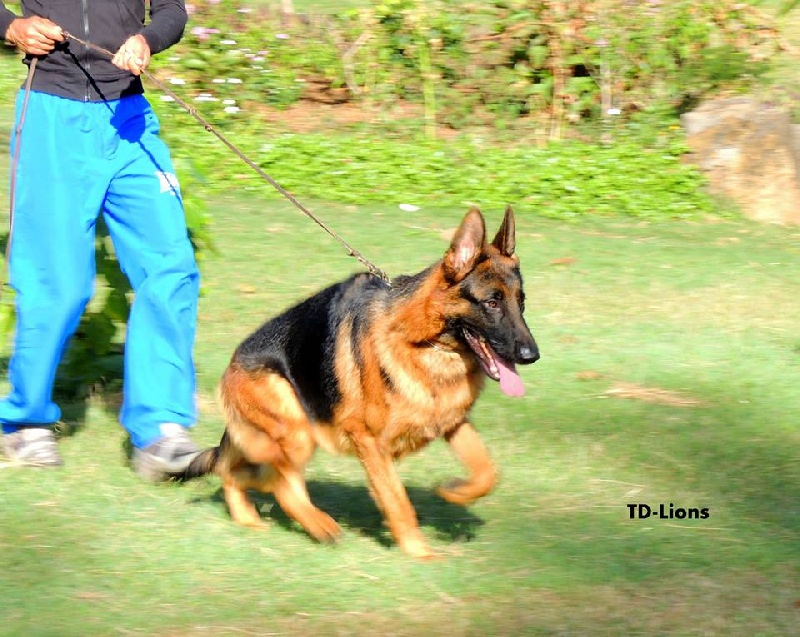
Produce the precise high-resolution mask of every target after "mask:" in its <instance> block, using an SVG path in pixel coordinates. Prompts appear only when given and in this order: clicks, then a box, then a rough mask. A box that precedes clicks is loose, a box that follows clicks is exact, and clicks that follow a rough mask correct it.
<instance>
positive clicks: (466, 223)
mask: <svg viewBox="0 0 800 637" xmlns="http://www.w3.org/2000/svg"><path fill="white" fill-rule="evenodd" d="M485 241H486V226H485V225H484V223H483V215H482V214H481V211H480V210H478V209H477V208H475V207H473V208H470V211H469V212H468V213H467V214H466V216H465V217H464V220H463V221H462V222H461V225H460V226H459V227H458V230H456V233H455V235H453V240H452V241H451V242H450V249H449V250H448V251H447V253H446V254H445V255H444V262H443V267H444V273H445V276H446V277H447V278H448V279H449V280H450V281H452V282H453V283H458V282H459V281H461V280H462V279H463V278H464V277H465V276H467V275H468V274H469V273H470V272H472V269H473V268H474V267H475V265H476V264H477V262H478V257H479V256H480V255H481V252H482V250H483V244H484V242H485Z"/></svg>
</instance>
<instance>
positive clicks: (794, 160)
mask: <svg viewBox="0 0 800 637" xmlns="http://www.w3.org/2000/svg"><path fill="white" fill-rule="evenodd" d="M681 122H682V124H683V127H684V130H685V131H686V135H687V141H688V143H689V146H690V148H691V150H692V152H691V154H690V155H689V156H688V157H687V160H688V161H690V162H692V163H695V164H696V165H698V166H699V167H700V168H701V170H702V171H703V172H704V173H705V174H706V176H707V177H708V180H709V186H710V189H711V191H712V192H714V193H716V194H719V195H722V196H724V197H728V198H730V199H731V200H733V201H734V202H735V203H736V204H737V205H739V206H740V208H741V209H742V211H743V212H744V214H745V215H746V216H748V217H750V218H752V219H755V220H758V221H766V222H771V223H781V224H800V126H797V125H795V124H792V122H791V118H790V116H789V112H788V111H787V110H786V109H783V108H778V107H775V106H771V105H769V104H762V103H760V102H759V101H758V100H756V99H754V98H749V97H737V98H731V99H719V100H713V101H710V102H706V103H704V104H702V105H701V106H700V107H698V108H697V109H696V110H694V111H692V112H690V113H686V114H685V115H683V116H682V117H681Z"/></svg>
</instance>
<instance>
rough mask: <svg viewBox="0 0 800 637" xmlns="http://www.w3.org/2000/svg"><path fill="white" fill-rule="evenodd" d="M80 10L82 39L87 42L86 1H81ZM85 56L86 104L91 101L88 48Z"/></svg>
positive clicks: (90, 69)
mask: <svg viewBox="0 0 800 637" xmlns="http://www.w3.org/2000/svg"><path fill="white" fill-rule="evenodd" d="M81 10H82V11H83V39H84V40H86V41H87V42H89V41H90V40H89V7H88V0H81ZM84 49H85V55H86V57H85V58H84V59H85V61H86V75H87V78H86V95H85V97H84V101H86V102H88V101H90V100H91V84H90V83H89V77H91V71H92V63H91V62H90V61H89V48H88V47H84Z"/></svg>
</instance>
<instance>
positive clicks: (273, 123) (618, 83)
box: [0, 0, 781, 395]
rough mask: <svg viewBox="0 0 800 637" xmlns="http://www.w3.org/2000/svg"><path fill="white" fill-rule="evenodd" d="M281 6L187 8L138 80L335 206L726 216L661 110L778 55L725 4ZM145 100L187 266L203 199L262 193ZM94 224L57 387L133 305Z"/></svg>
mask: <svg viewBox="0 0 800 637" xmlns="http://www.w3.org/2000/svg"><path fill="white" fill-rule="evenodd" d="M296 5H297V10H298V13H293V14H286V13H284V12H282V11H281V10H279V6H278V4H277V3H269V2H255V1H254V2H239V1H236V0H200V1H198V2H194V3H190V4H189V5H188V8H189V11H190V22H189V25H188V27H187V31H186V34H185V37H184V39H183V41H182V42H181V43H180V44H179V45H177V46H176V47H174V48H172V49H171V50H170V51H169V52H167V53H164V54H162V55H160V56H156V58H154V63H153V66H152V70H153V72H154V73H155V74H156V75H157V77H158V78H159V79H160V80H162V81H164V82H166V83H168V85H169V86H170V87H171V88H172V89H173V90H175V91H176V92H177V93H179V94H180V95H181V96H183V97H184V98H185V99H187V100H189V101H190V102H191V105H192V106H193V107H195V108H197V109H198V110H199V111H200V112H201V113H202V114H203V115H204V117H206V118H207V119H209V120H210V121H212V122H213V123H214V125H215V126H216V127H218V128H219V130H221V131H222V132H223V133H224V134H226V135H228V136H229V137H230V138H231V140H232V141H233V142H235V143H236V145H237V146H239V147H241V148H242V150H243V151H245V152H246V153H247V154H248V156H250V157H251V158H252V159H253V160H254V161H256V162H257V163H258V164H259V165H260V166H261V167H262V168H264V169H265V170H266V171H267V172H269V173H270V174H271V175H272V176H273V177H275V178H276V179H277V180H278V181H279V182H280V183H281V184H282V185H283V186H284V187H286V188H288V189H289V190H290V191H292V192H294V193H296V194H297V195H298V196H300V197H301V198H303V199H312V200H314V199H316V200H324V201H338V202H342V203H350V204H369V203H381V204H387V203H390V204H412V205H414V206H430V205H438V206H463V205H465V204H467V203H477V204H480V205H482V206H486V207H490V206H502V205H505V204H506V203H509V202H510V203H513V204H516V205H518V206H519V205H523V206H525V207H527V208H528V209H530V210H535V211H536V213H537V214H539V215H542V216H547V217H552V218H560V219H577V218H580V217H584V216H586V215H610V214H623V215H629V216H633V217H638V218H643V219H655V218H667V219H687V218H692V217H698V216H705V215H708V214H711V213H712V211H713V212H714V213H715V214H726V213H727V211H726V210H725V208H724V207H723V208H721V209H720V207H719V206H717V207H716V208H715V206H714V204H713V202H712V201H711V200H710V199H709V197H708V196H707V195H706V194H705V193H704V191H703V188H702V186H703V179H702V177H701V176H700V174H699V173H698V171H697V170H696V169H694V168H693V167H691V166H689V165H688V164H685V163H684V162H683V161H682V155H683V154H684V153H685V152H686V147H685V145H684V142H683V138H682V132H681V130H680V127H679V126H678V123H677V119H676V115H677V114H678V113H679V112H680V110H681V109H683V108H686V107H687V106H689V105H691V104H692V103H694V102H695V101H696V100H698V99H700V98H702V97H703V96H705V95H708V94H709V93H713V92H719V91H723V90H724V91H731V90H744V89H746V88H748V87H752V86H753V84H754V83H755V82H757V81H758V77H759V76H760V74H761V71H762V70H763V69H765V68H766V67H767V64H768V63H769V61H770V60H771V59H772V57H773V56H774V54H775V52H776V51H777V50H778V48H779V46H780V44H781V41H780V37H779V34H778V32H777V30H776V29H775V27H774V26H773V24H772V22H771V20H770V19H769V18H767V17H766V14H764V13H763V12H761V11H759V10H758V8H757V7H756V6H754V4H747V3H737V2H733V1H732V0H721V1H713V2H712V1H710V0H674V1H671V2H659V1H658V0H652V1H647V2H634V3H630V2H627V1H625V0H580V1H577V2H560V1H556V0H506V1H492V2H470V1H457V0H430V1H428V2H422V1H421V0H383V1H382V2H377V3H372V4H366V3H343V4H336V6H335V7H331V9H332V10H330V11H326V12H323V13H320V12H317V11H305V10H304V9H305V8H306V7H305V3H302V2H298V3H296ZM314 6H318V5H316V4H315V5H314ZM284 8H285V3H284ZM17 60H18V58H16V57H15V56H13V55H11V54H10V55H8V56H3V59H2V60H0V64H2V65H3V68H4V72H3V73H2V74H0V84H3V85H4V87H6V88H7V90H8V91H13V90H14V86H16V85H18V84H19V82H21V80H22V71H23V67H20V66H15V64H16V62H17ZM6 69H7V70H6ZM148 90H149V96H150V98H151V101H152V102H153V103H154V106H155V107H156V110H157V111H158V113H159V116H160V117H161V120H162V124H163V127H162V130H163V131H164V133H163V134H164V136H165V138H166V139H167V141H168V143H169V144H170V146H171V148H172V150H173V157H174V161H175V163H176V168H177V172H178V174H179V177H180V181H181V184H182V192H183V195H184V201H185V204H186V212H187V223H188V226H189V229H190V233H191V235H192V239H193V241H194V243H195V246H196V247H197V249H198V250H197V254H198V258H200V259H201V260H202V258H203V257H204V255H205V253H206V252H208V251H209V250H211V249H213V244H212V233H213V226H212V224H211V221H212V217H211V215H210V214H209V211H208V210H207V209H206V202H207V201H208V199H209V197H211V196H212V195H214V194H215V193H223V192H228V191H230V189H231V187H232V186H234V187H235V188H236V189H237V190H239V191H242V192H248V193H250V194H251V195H252V196H253V197H257V198H259V199H270V200H274V199H275V197H277V195H276V193H274V192H273V191H272V190H271V189H270V188H269V186H267V185H266V184H264V183H263V182H261V181H260V180H259V178H258V177H257V176H256V175H255V174H254V173H252V171H250V169H249V168H247V167H246V166H245V165H244V164H243V163H241V162H239V160H238V159H236V158H235V157H234V156H233V155H232V154H231V153H230V152H229V151H228V150H227V149H226V148H225V147H224V146H223V145H222V144H220V143H219V142H218V141H217V140H216V139H215V138H214V137H212V136H211V135H209V134H208V133H207V132H206V131H205V130H203V128H202V127H201V126H200V125H199V124H198V123H197V122H196V121H195V120H194V119H192V118H191V117H190V116H189V115H187V114H186V113H185V112H184V111H182V110H181V109H179V108H178V107H177V105H176V104H174V103H172V102H170V101H162V100H164V99H165V97H164V96H163V94H161V92H160V91H158V90H157V89H155V88H153V87H150V88H149V89H148ZM303 105H305V109H306V110H305V112H304V113H303V114H302V115H301V119H303V120H305V121H306V123H307V122H308V121H309V120H312V121H313V120H314V119H315V118H319V121H318V122H316V124H317V125H316V126H311V127H310V128H309V127H308V126H306V129H304V130H298V129H297V127H296V126H295V124H297V123H298V122H297V121H295V117H296V116H295V113H296V112H297V111H296V110H294V109H297V108H299V107H301V106H303ZM326 108H327V109H334V108H343V109H349V110H347V111H346V112H348V113H350V117H349V119H348V120H347V121H346V122H345V123H344V124H330V122H329V121H327V120H325V119H324V118H322V117H321V116H320V115H318V113H321V112H325V111H323V110H320V109H326ZM276 109H277V111H276ZM281 111H284V112H285V115H283V116H281V115H280V112H281ZM276 112H277V113H279V114H278V116H277V117H276ZM102 232H103V230H102V227H101V236H100V237H99V238H98V244H97V245H98V253H97V254H98V272H99V285H98V295H97V298H96V299H95V300H94V301H93V303H92V304H91V306H90V309H89V311H88V312H87V314H86V315H85V316H84V317H83V319H82V322H81V326H80V328H79V331H78V335H77V338H76V339H74V340H73V342H72V344H71V346H70V349H69V352H68V356H67V359H66V362H65V366H64V370H63V373H62V374H60V376H59V391H62V392H65V393H67V394H76V393H77V394H79V395H83V394H86V393H87V392H90V391H92V389H93V388H95V387H102V386H105V385H108V383H112V384H116V383H117V382H118V379H119V375H120V374H119V369H120V368H119V364H120V360H121V351H122V347H121V341H122V337H123V335H124V329H123V328H124V319H125V317H126V316H127V310H128V305H129V302H130V299H131V293H130V291H129V289H128V286H127V282H126V281H125V279H124V277H123V276H122V275H121V274H120V273H119V270H118V267H117V264H116V261H115V258H114V254H113V247H112V246H111V244H110V241H109V240H108V238H107V236H105V235H104V234H102ZM10 301H11V295H10V294H6V295H5V298H4V302H3V305H4V312H5V324H6V325H11V324H12V321H10V320H8V319H9V316H10V315H11V314H12V313H13V307H12V306H11V303H10Z"/></svg>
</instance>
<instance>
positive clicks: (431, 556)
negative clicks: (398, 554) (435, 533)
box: [398, 535, 442, 562]
mask: <svg viewBox="0 0 800 637" xmlns="http://www.w3.org/2000/svg"><path fill="white" fill-rule="evenodd" d="M398 544H399V545H400V548H401V549H403V552H404V553H405V554H406V555H408V556H409V557H413V558H414V559H417V560H423V561H426V562H428V561H433V560H439V559H442V556H441V555H439V554H438V553H436V552H434V551H433V550H432V549H431V547H430V546H428V543H427V542H426V541H425V540H424V539H423V538H422V536H421V535H420V536H411V537H406V538H403V539H402V540H400V541H399V542H398Z"/></svg>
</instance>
